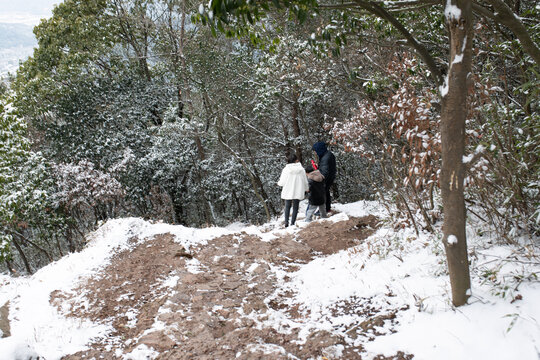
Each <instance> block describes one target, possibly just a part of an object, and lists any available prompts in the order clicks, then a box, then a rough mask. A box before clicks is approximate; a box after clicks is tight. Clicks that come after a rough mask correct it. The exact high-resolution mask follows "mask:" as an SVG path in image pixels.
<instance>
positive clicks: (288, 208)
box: [285, 199, 300, 226]
mask: <svg viewBox="0 0 540 360" xmlns="http://www.w3.org/2000/svg"><path fill="white" fill-rule="evenodd" d="M291 205H292V216H291V225H294V223H295V222H296V215H298V206H299V205H300V200H298V199H294V200H285V226H289V213H290V212H291Z"/></svg>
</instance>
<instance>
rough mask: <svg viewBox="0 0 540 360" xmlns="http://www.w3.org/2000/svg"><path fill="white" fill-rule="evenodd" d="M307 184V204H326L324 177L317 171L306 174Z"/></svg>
mask: <svg viewBox="0 0 540 360" xmlns="http://www.w3.org/2000/svg"><path fill="white" fill-rule="evenodd" d="M307 177H308V183H309V196H308V199H309V203H310V205H315V206H318V205H323V204H325V203H326V190H325V186H324V176H323V175H322V174H321V172H320V171H319V170H315V171H312V172H310V173H308V174H307Z"/></svg>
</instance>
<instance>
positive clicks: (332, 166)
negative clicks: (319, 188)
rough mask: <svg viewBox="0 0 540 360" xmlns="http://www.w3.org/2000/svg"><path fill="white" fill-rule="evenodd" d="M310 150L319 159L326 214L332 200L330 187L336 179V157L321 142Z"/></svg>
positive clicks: (328, 211)
mask: <svg viewBox="0 0 540 360" xmlns="http://www.w3.org/2000/svg"><path fill="white" fill-rule="evenodd" d="M312 150H313V151H315V153H316V154H317V157H318V159H319V171H320V172H321V174H322V175H323V176H324V180H325V190H326V213H327V214H328V213H330V205H331V202H332V199H331V197H330V187H331V186H332V184H334V180H335V179H336V172H337V169H336V157H335V156H334V154H333V153H332V152H331V151H330V150H328V149H327V148H326V144H325V143H324V142H323V141H319V142H316V143H315V144H313V147H312Z"/></svg>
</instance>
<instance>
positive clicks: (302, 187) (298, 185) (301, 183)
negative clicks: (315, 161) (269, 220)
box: [278, 162, 309, 200]
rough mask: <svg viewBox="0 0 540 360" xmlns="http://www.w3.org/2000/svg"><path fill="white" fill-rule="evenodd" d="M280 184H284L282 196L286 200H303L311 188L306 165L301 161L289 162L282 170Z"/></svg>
mask: <svg viewBox="0 0 540 360" xmlns="http://www.w3.org/2000/svg"><path fill="white" fill-rule="evenodd" d="M278 185H279V186H282V187H283V189H282V190H281V198H282V199H285V200H294V199H298V200H302V199H304V197H305V195H306V191H308V189H309V185H308V179H307V176H306V171H305V170H304V167H303V166H302V164H300V163H299V162H296V163H292V164H287V165H286V166H285V167H284V168H283V170H282V171H281V176H280V177H279V181H278Z"/></svg>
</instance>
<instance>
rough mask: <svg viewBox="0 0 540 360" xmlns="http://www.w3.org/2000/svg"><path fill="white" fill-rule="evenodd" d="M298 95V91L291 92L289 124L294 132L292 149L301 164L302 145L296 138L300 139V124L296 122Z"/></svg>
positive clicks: (298, 106)
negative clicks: (290, 123)
mask: <svg viewBox="0 0 540 360" xmlns="http://www.w3.org/2000/svg"><path fill="white" fill-rule="evenodd" d="M299 96H300V94H299V93H298V90H296V89H295V90H294V91H293V99H292V102H293V103H292V113H291V122H292V128H293V132H294V137H295V144H294V149H295V152H296V157H297V158H298V161H300V163H301V164H302V163H303V156H302V145H301V144H299V142H298V138H299V137H300V123H299V121H298V113H299V112H300V109H299V108H300V104H299V103H298V98H299Z"/></svg>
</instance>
